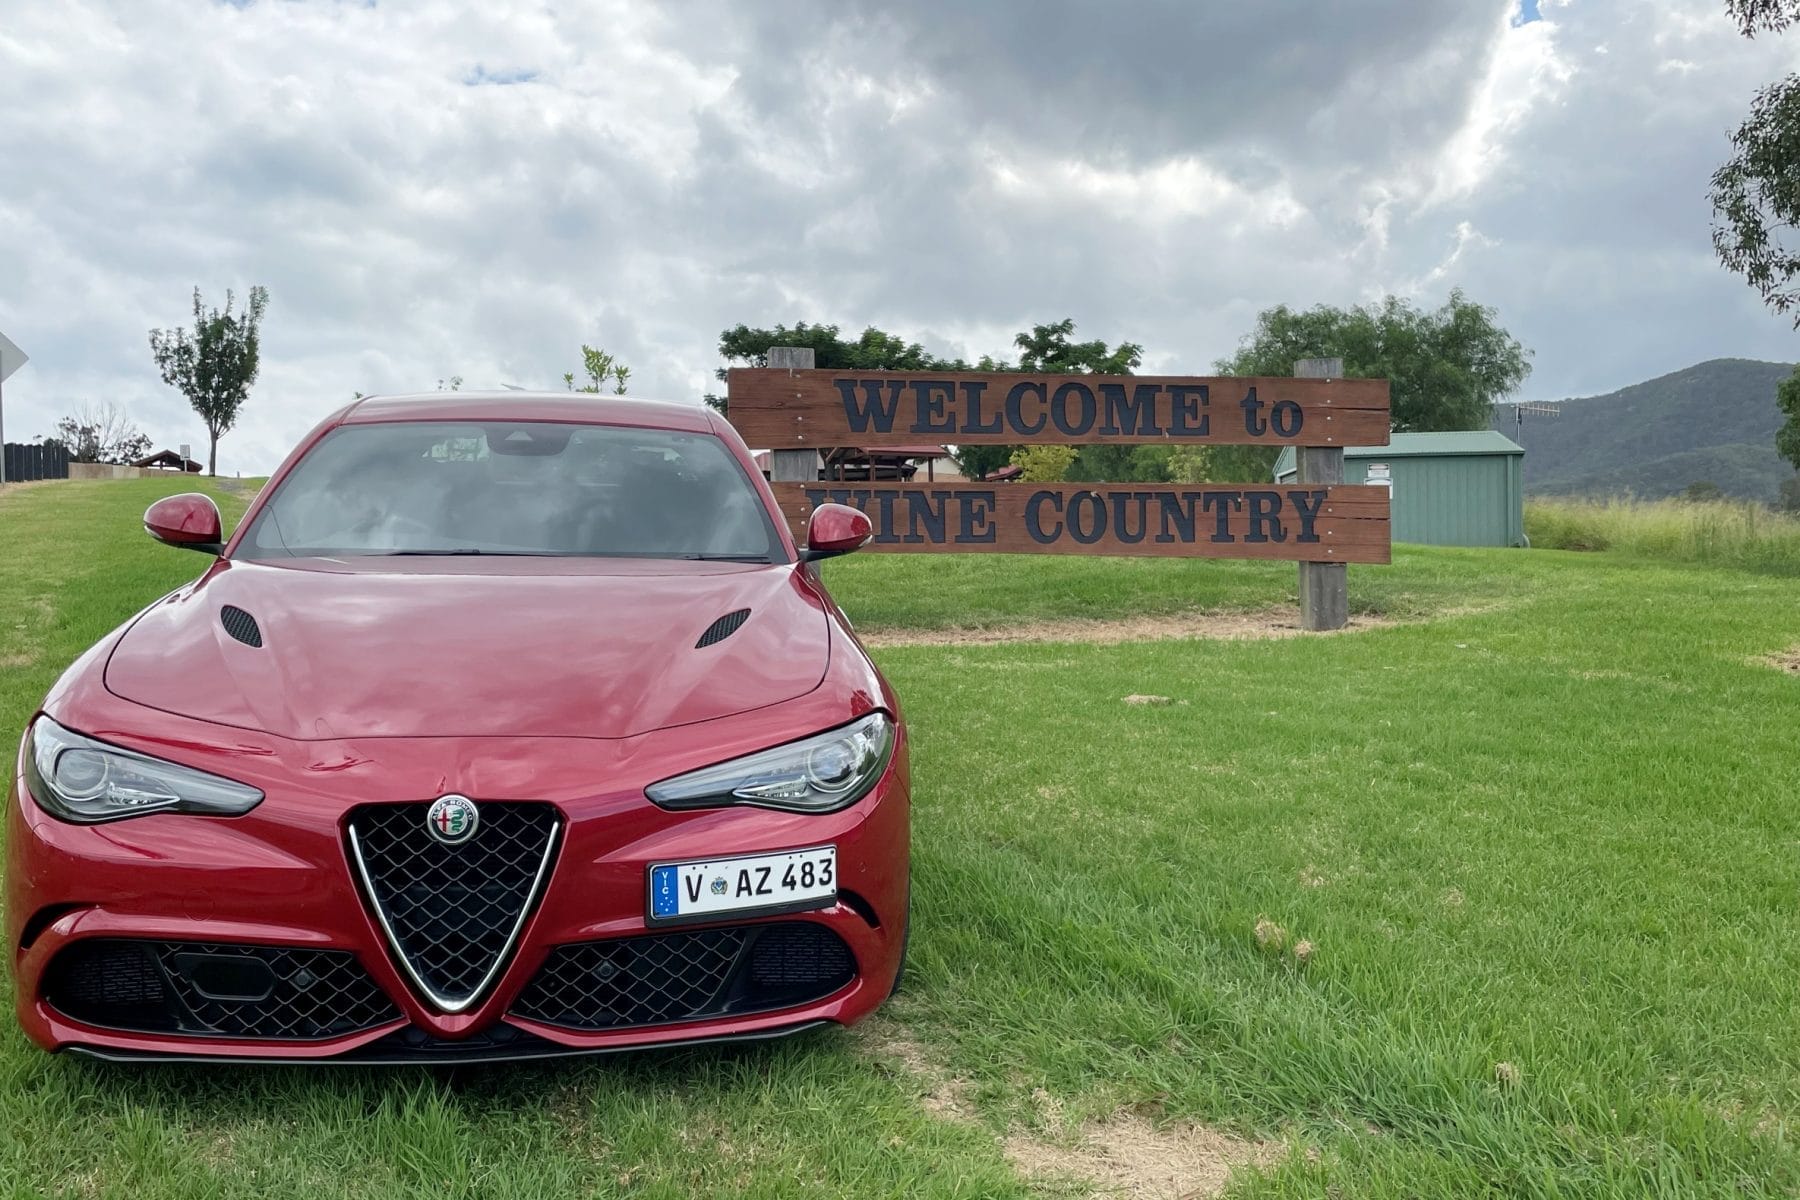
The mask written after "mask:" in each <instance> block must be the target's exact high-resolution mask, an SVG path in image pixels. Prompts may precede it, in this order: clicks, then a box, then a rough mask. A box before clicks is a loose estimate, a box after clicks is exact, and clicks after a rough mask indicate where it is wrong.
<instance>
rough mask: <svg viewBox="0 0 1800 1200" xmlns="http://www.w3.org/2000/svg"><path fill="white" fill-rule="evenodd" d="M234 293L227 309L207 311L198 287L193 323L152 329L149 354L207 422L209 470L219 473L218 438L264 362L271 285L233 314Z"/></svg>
mask: <svg viewBox="0 0 1800 1200" xmlns="http://www.w3.org/2000/svg"><path fill="white" fill-rule="evenodd" d="M232 303H233V296H232V294H231V292H230V290H229V289H227V291H226V292H225V308H224V310H223V311H220V310H219V309H217V308H214V309H211V310H210V311H209V310H207V309H206V308H205V306H204V304H203V303H202V301H201V299H200V289H199V288H195V289H194V328H193V332H192V333H189V331H187V330H185V329H152V330H151V331H150V353H151V355H152V356H153V357H154V358H155V359H156V366H157V369H158V370H160V371H161V372H162V378H163V382H164V383H166V384H168V385H169V386H170V387H172V388H174V389H175V390H176V391H179V392H180V393H181V394H182V395H183V396H186V397H187V401H188V403H189V404H191V405H193V408H194V411H195V412H196V413H198V414H200V419H201V420H202V421H204V422H205V423H206V436H207V439H208V444H207V450H206V473H207V474H209V475H217V474H218V473H219V470H218V467H219V438H220V437H221V436H223V435H224V434H226V433H228V432H230V430H231V427H232V426H233V425H236V424H237V419H238V413H239V411H240V410H242V409H243V407H244V402H245V401H246V400H248V399H249V398H250V385H251V384H253V383H255V382H256V373H257V370H258V369H259V367H260V358H261V329H262V319H263V312H264V310H266V309H267V308H268V306H269V289H268V288H265V287H253V288H251V289H250V300H249V303H248V304H246V305H245V306H244V311H243V312H241V313H233V312H232V311H231V306H232Z"/></svg>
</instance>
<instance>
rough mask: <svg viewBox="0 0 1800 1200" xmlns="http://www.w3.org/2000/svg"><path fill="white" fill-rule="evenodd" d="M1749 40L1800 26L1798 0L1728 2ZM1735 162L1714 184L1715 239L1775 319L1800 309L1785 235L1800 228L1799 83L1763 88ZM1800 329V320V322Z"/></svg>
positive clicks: (1794, 263) (1792, 78)
mask: <svg viewBox="0 0 1800 1200" xmlns="http://www.w3.org/2000/svg"><path fill="white" fill-rule="evenodd" d="M1725 9H1726V11H1727V12H1728V13H1730V15H1731V17H1732V19H1733V20H1735V21H1736V22H1737V26H1738V29H1739V30H1740V31H1741V32H1742V33H1743V35H1744V36H1745V37H1750V38H1753V37H1755V36H1756V35H1757V34H1758V33H1780V32H1781V31H1782V30H1784V29H1786V28H1787V27H1788V26H1790V25H1792V24H1793V23H1794V22H1795V21H1796V20H1800V0H1726V4H1725ZM1731 148H1732V155H1731V157H1730V158H1729V159H1727V160H1726V162H1725V164H1724V165H1723V166H1721V167H1720V168H1719V169H1718V170H1717V171H1715V172H1713V177H1712V194H1711V199H1712V207H1713V219H1712V240H1713V250H1714V251H1715V252H1716V253H1717V254H1718V256H1719V261H1720V262H1722V263H1723V264H1725V266H1726V267H1727V268H1728V269H1730V270H1732V271H1735V272H1737V273H1738V274H1739V275H1742V276H1743V277H1744V280H1745V282H1747V283H1749V284H1750V286H1752V287H1754V288H1755V289H1756V290H1757V291H1758V292H1759V293H1760V294H1761V295H1762V298H1763V303H1765V304H1767V305H1768V306H1769V307H1770V308H1772V309H1774V310H1775V311H1776V312H1778V313H1785V312H1788V311H1790V310H1792V309H1793V308H1794V307H1795V305H1796V303H1800V289H1797V288H1796V287H1795V285H1794V276H1795V274H1796V272H1800V255H1797V254H1796V253H1795V252H1794V251H1793V250H1791V249H1789V248H1788V246H1787V244H1786V239H1784V236H1783V234H1784V231H1786V230H1788V229H1791V228H1793V227H1794V225H1795V224H1796V223H1797V222H1800V76H1797V75H1793V74H1790V75H1788V76H1787V77H1786V78H1785V79H1781V80H1778V81H1776V82H1775V83H1771V84H1769V85H1767V86H1766V87H1764V88H1762V89H1761V90H1760V91H1758V92H1757V93H1756V95H1755V96H1754V97H1753V98H1752V99H1751V101H1750V115H1749V116H1748V117H1747V118H1745V120H1744V123H1743V124H1741V125H1739V126H1738V128H1737V131H1736V132H1735V133H1733V134H1732V135H1731ZM1795 325H1796V326H1800V314H1796V316H1795Z"/></svg>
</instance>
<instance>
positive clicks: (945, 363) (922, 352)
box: [705, 321, 1023, 479]
mask: <svg viewBox="0 0 1800 1200" xmlns="http://www.w3.org/2000/svg"><path fill="white" fill-rule="evenodd" d="M1021 336H1023V335H1021ZM775 346H800V347H808V348H810V349H811V350H812V352H813V365H814V366H815V367H817V368H819V369H820V370H849V371H1006V370H1011V369H1012V368H1011V367H1009V366H1008V365H1007V364H1006V363H1004V362H998V361H996V360H994V359H992V358H989V357H986V356H983V357H982V358H981V359H980V360H979V361H978V362H976V363H975V364H974V365H970V364H969V363H967V362H965V361H964V360H962V359H960V358H940V357H938V356H937V355H934V354H932V353H931V352H930V351H928V350H926V349H925V347H924V346H922V345H920V344H919V343H918V342H909V341H907V340H906V339H905V338H903V337H899V336H897V335H895V334H891V333H887V332H885V331H883V330H880V329H877V328H875V327H874V326H873V325H871V326H869V327H868V328H867V329H864V330H863V331H862V334H861V336H859V337H858V338H856V339H855V340H854V341H851V340H847V339H845V338H844V336H843V335H842V334H841V332H840V331H839V327H838V326H836V325H809V324H808V323H807V322H805V321H799V322H796V323H795V324H793V325H776V326H774V327H772V328H768V329H752V328H751V327H750V326H748V325H738V326H736V327H734V328H731V329H727V330H725V331H724V332H723V333H721V334H720V335H719V354H720V355H721V356H722V357H723V358H724V359H725V361H726V362H727V363H728V364H730V365H732V366H745V367H766V366H768V365H769V350H770V349H771V348H772V347H775ZM727 370H728V368H726V367H721V368H720V369H719V371H718V378H719V381H720V382H721V383H723V382H724V381H725V379H726V377H727ZM705 399H706V403H707V404H709V405H711V406H712V407H713V408H715V409H717V410H718V411H719V412H720V413H724V412H725V411H726V410H727V407H728V405H729V398H728V397H726V396H719V395H714V394H712V393H710V392H709V393H708V394H707V395H706V397H705ZM1012 450H1013V447H1011V446H958V447H957V448H956V449H955V451H954V452H953V455H952V456H953V457H954V458H955V459H956V465H957V469H958V470H959V471H961V472H962V473H963V475H964V476H965V477H966V478H969V479H980V478H981V477H982V476H983V475H985V474H987V473H988V472H989V471H994V470H998V469H999V468H1001V467H1003V466H1005V465H1006V463H1007V459H1008V457H1009V456H1010V455H1011V454H1012Z"/></svg>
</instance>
